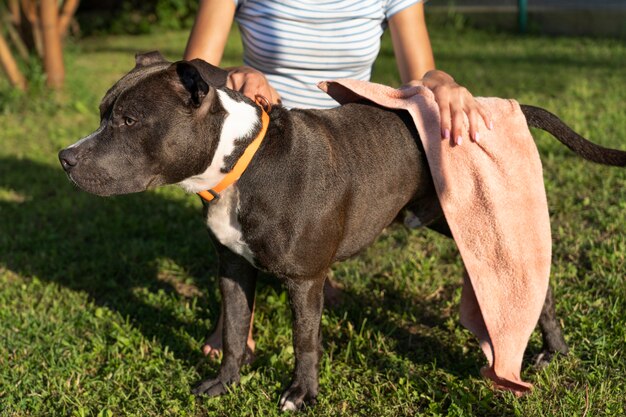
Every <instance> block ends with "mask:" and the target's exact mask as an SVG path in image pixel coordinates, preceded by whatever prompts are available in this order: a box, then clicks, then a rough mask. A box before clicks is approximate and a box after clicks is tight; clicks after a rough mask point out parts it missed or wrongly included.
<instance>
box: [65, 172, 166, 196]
mask: <svg viewBox="0 0 626 417" xmlns="http://www.w3.org/2000/svg"><path fill="white" fill-rule="evenodd" d="M67 176H68V178H69V180H70V182H72V183H73V184H74V185H75V186H76V187H78V188H79V189H81V190H83V191H85V192H88V193H90V194H95V195H98V196H101V197H107V196H113V195H123V194H133V193H139V192H142V191H146V190H150V189H154V188H157V187H158V186H160V185H162V184H163V181H162V180H161V176H160V175H153V176H151V177H150V178H148V179H147V180H146V181H140V180H139V179H132V180H128V181H124V180H118V179H115V178H113V177H111V176H110V175H104V176H88V177H82V176H80V175H76V173H75V172H68V173H67Z"/></svg>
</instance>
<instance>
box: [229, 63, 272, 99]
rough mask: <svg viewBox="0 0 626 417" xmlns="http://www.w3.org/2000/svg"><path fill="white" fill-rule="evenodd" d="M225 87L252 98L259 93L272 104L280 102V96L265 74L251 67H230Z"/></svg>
mask: <svg viewBox="0 0 626 417" xmlns="http://www.w3.org/2000/svg"><path fill="white" fill-rule="evenodd" d="M226 87H228V88H230V89H233V90H235V91H239V92H241V93H243V95H245V96H246V97H248V98H250V99H252V100H254V99H255V96H256V95H257V94H259V95H262V96H263V97H265V98H267V99H268V100H269V101H270V102H271V103H272V104H278V103H280V96H279V95H278V93H277V92H276V90H274V87H272V86H271V85H270V83H269V82H268V81H267V78H265V75H263V73H262V72H260V71H257V70H255V69H254V68H251V67H246V66H242V67H235V68H230V69H229V71H228V79H227V80H226Z"/></svg>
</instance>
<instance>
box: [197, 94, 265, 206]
mask: <svg viewBox="0 0 626 417" xmlns="http://www.w3.org/2000/svg"><path fill="white" fill-rule="evenodd" d="M255 101H256V104H258V105H259V107H261V131H260V132H259V134H258V135H257V137H256V138H254V140H253V141H252V143H250V145H248V147H247V148H246V150H245V151H244V152H243V155H241V158H239V160H238V161H237V163H236V164H235V166H234V167H233V169H232V170H231V171H230V172H229V173H228V174H226V176H225V177H224V178H223V179H222V181H220V182H219V183H218V184H217V185H216V186H215V187H213V188H211V189H209V190H206V191H200V192H199V193H198V195H199V196H200V198H202V199H203V200H204V201H206V202H209V203H210V202H211V201H213V200H215V199H219V198H220V193H221V192H222V191H224V190H225V189H226V188H228V187H229V186H231V185H232V184H234V183H235V182H236V181H237V180H238V179H239V178H240V177H241V175H243V173H244V171H245V170H246V168H248V164H250V161H251V160H252V158H253V157H254V154H255V153H256V151H257V150H258V149H259V146H261V142H263V138H264V137H265V133H267V127H268V126H269V124H270V116H269V115H268V114H267V112H269V111H270V110H271V108H272V107H271V105H270V104H269V101H268V100H267V99H266V98H265V97H263V96H259V95H257V96H256V97H255ZM266 109H267V111H266Z"/></svg>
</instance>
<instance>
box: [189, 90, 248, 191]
mask: <svg viewBox="0 0 626 417" xmlns="http://www.w3.org/2000/svg"><path fill="white" fill-rule="evenodd" d="M217 94H218V97H219V100H220V102H221V103H222V106H223V107H224V109H225V110H226V112H227V113H228V114H227V115H226V118H225V119H224V124H223V125H222V132H221V133H220V137H219V143H218V144H217V148H216V150H215V155H214V156H213V160H212V161H211V163H210V164H209V166H208V167H207V169H206V171H204V172H203V173H201V174H198V175H195V176H193V177H191V178H187V179H185V180H183V181H181V182H180V183H179V185H180V186H181V187H183V188H184V189H185V190H186V191H187V192H190V193H197V192H199V191H203V190H208V189H209V188H211V187H214V186H215V185H217V183H219V182H220V181H221V180H222V179H223V178H224V177H225V176H226V174H224V173H223V172H222V171H221V170H222V168H223V167H224V159H225V158H226V157H228V156H229V155H230V154H231V153H232V152H233V150H234V149H235V141H236V140H237V139H241V138H244V137H246V136H248V135H249V134H250V132H251V131H252V130H253V129H254V127H255V126H257V125H258V123H259V116H258V115H257V109H256V108H255V107H254V106H252V105H250V104H248V103H245V102H238V101H235V100H233V99H232V98H230V97H229V96H228V94H226V93H225V92H223V91H220V90H217Z"/></svg>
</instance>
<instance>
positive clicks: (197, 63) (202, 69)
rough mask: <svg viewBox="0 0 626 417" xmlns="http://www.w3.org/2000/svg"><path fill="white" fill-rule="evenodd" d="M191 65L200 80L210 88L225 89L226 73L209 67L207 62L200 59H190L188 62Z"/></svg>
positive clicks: (212, 66) (220, 69)
mask: <svg viewBox="0 0 626 417" xmlns="http://www.w3.org/2000/svg"><path fill="white" fill-rule="evenodd" d="M189 63H190V64H191V65H193V66H194V67H195V68H196V69H197V70H198V72H199V73H200V75H201V76H202V79H203V80H204V81H206V82H207V84H209V85H210V86H213V87H217V88H223V87H226V80H227V79H228V71H226V70H224V69H222V68H219V67H216V66H215V65H211V64H209V63H208V62H206V61H204V60H202V59H198V58H196V59H192V60H191V61H189Z"/></svg>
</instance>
